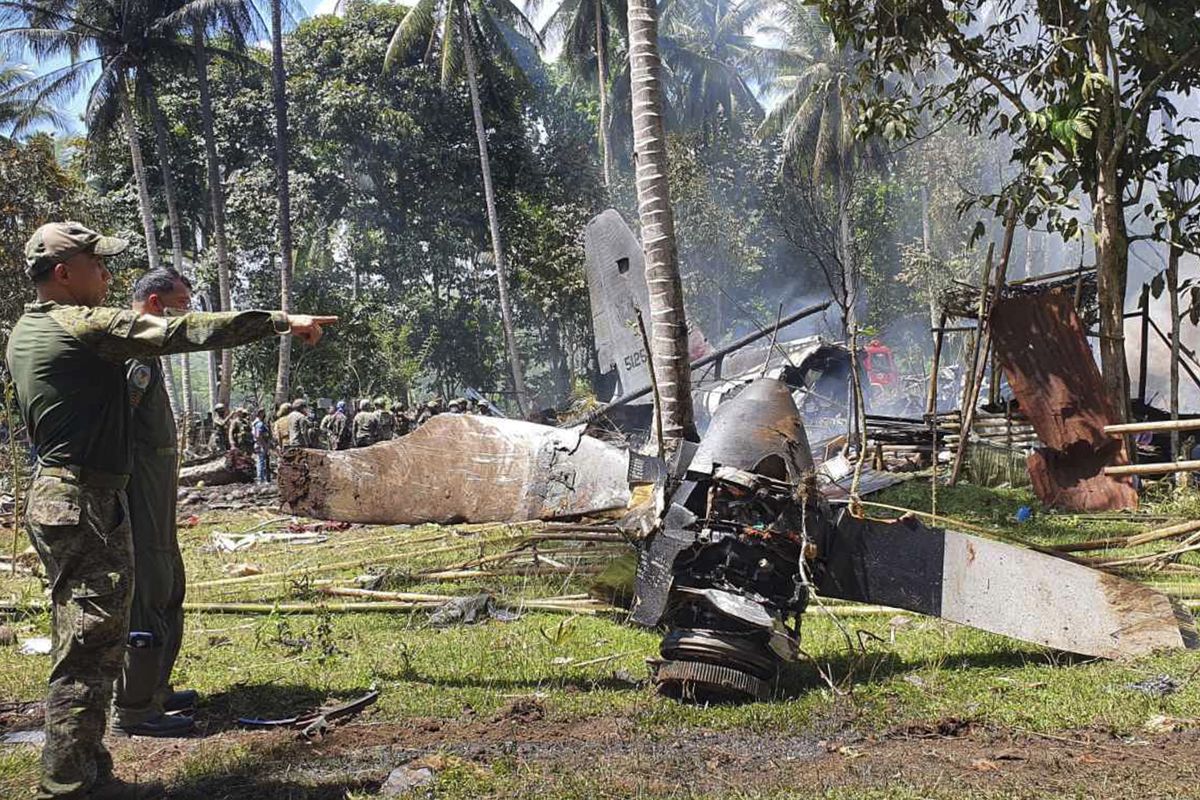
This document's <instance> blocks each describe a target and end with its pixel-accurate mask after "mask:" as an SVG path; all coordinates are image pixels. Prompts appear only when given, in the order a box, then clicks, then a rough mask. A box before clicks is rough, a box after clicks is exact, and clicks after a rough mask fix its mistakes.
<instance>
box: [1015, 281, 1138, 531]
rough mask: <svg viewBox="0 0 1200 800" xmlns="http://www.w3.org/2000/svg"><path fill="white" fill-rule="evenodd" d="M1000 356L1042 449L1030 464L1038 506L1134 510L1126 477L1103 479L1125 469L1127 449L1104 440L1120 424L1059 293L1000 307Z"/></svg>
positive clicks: (1068, 303)
mask: <svg viewBox="0 0 1200 800" xmlns="http://www.w3.org/2000/svg"><path fill="white" fill-rule="evenodd" d="M992 326H993V336H994V342H995V348H996V355H997V357H998V359H999V362H1000V364H1001V365H1002V366H1003V368H1004V374H1005V377H1007V378H1008V383H1009V386H1011V387H1012V390H1013V395H1014V396H1015V397H1016V399H1017V401H1018V402H1019V403H1020V405H1021V410H1022V412H1023V413H1024V414H1025V416H1026V417H1027V418H1028V419H1029V421H1030V423H1031V424H1032V425H1033V428H1034V430H1035V431H1036V432H1037V435H1038V438H1039V439H1040V440H1041V441H1042V442H1043V443H1044V444H1045V448H1040V449H1038V450H1037V451H1035V452H1034V453H1032V454H1031V455H1030V456H1029V458H1028V461H1027V463H1028V467H1029V477H1030V480H1031V481H1032V483H1033V490H1034V492H1035V493H1036V494H1037V496H1038V499H1039V500H1041V501H1042V502H1043V503H1044V504H1045V505H1047V506H1050V507H1054V508H1061V509H1063V510H1066V511H1084V512H1088V511H1115V510H1118V509H1127V508H1136V507H1137V491H1136V490H1135V489H1134V488H1133V482H1132V481H1131V480H1130V479H1129V478H1120V477H1113V476H1108V475H1105V474H1104V468H1105V467H1108V466H1117V465H1120V464H1128V463H1129V458H1128V455H1127V454H1126V451H1125V442H1124V440H1123V439H1121V438H1118V437H1111V436H1108V435H1106V434H1105V433H1104V426H1105V425H1109V424H1111V423H1112V422H1114V421H1115V420H1116V419H1117V415H1116V413H1115V410H1114V408H1113V406H1112V399H1111V398H1109V397H1108V395H1107V393H1106V392H1105V389H1104V383H1103V381H1102V380H1101V377H1100V370H1099V369H1097V367H1096V362H1095V360H1094V359H1093V357H1092V352H1091V349H1090V348H1089V347H1088V345H1087V339H1086V338H1085V336H1084V328H1083V324H1082V323H1081V322H1080V320H1079V316H1078V315H1077V314H1076V313H1075V306H1074V302H1073V301H1072V299H1071V298H1070V297H1068V296H1067V295H1065V294H1062V293H1060V292H1049V293H1046V294H1041V295H1036V296H1030V297H1010V298H1005V299H1002V300H1000V301H998V302H997V303H996V304H995V307H994V309H993V312H992Z"/></svg>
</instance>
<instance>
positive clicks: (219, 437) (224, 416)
mask: <svg viewBox="0 0 1200 800" xmlns="http://www.w3.org/2000/svg"><path fill="white" fill-rule="evenodd" d="M230 417H231V415H230V413H229V411H228V409H226V408H225V404H224V403H217V404H216V405H215V406H213V410H212V421H213V427H212V434H211V435H210V436H209V437H208V449H209V450H212V451H213V452H214V453H224V452H225V451H226V450H228V449H229V421H230Z"/></svg>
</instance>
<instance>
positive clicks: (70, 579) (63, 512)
mask: <svg viewBox="0 0 1200 800" xmlns="http://www.w3.org/2000/svg"><path fill="white" fill-rule="evenodd" d="M25 519H26V524H27V526H28V530H29V538H30V540H31V541H32V543H33V546H34V548H35V549H36V550H37V552H38V555H39V556H40V557H41V559H42V564H43V565H45V568H46V576H47V578H48V579H49V581H50V600H51V626H52V631H51V638H52V641H53V651H52V652H53V665H52V667H51V670H50V687H49V691H48V692H47V696H46V743H45V745H44V746H43V748H42V775H41V782H40V786H39V791H38V797H39V798H74V797H86V796H87V793H88V791H89V790H90V789H91V788H92V787H93V786H95V785H96V784H98V783H103V782H105V781H106V780H108V779H109V778H110V777H111V775H112V758H111V757H110V756H109V754H108V751H107V750H106V749H105V747H104V744H103V738H104V732H105V729H106V717H107V714H108V707H109V703H110V701H111V697H112V687H113V680H114V679H115V678H116V677H117V675H118V674H119V673H120V670H121V660H122V656H123V651H124V645H125V638H126V635H127V631H128V628H129V603H130V599H131V597H132V594H133V538H132V532H131V529H130V525H129V510H128V504H127V502H126V498H125V491H124V490H123V489H116V488H98V487H95V486H84V485H79V484H78V483H76V482H75V481H73V480H72V479H70V478H62V477H50V476H46V475H40V474H39V475H36V476H35V478H34V480H33V483H32V485H31V486H30V490H29V496H28V498H27V501H26V507H25Z"/></svg>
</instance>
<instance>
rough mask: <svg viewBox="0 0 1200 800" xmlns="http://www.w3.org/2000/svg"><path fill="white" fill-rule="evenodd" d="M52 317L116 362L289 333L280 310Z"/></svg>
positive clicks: (93, 312) (87, 312) (75, 311)
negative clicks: (159, 315) (156, 315)
mask: <svg viewBox="0 0 1200 800" xmlns="http://www.w3.org/2000/svg"><path fill="white" fill-rule="evenodd" d="M50 316H51V317H52V318H53V319H54V320H55V322H57V323H58V324H59V325H61V326H62V327H63V329H64V330H66V331H67V332H68V333H70V334H71V335H72V336H74V337H75V338H76V339H78V340H79V341H80V342H82V343H83V344H84V345H85V346H86V347H89V348H91V349H92V350H94V351H95V352H96V353H97V354H98V355H99V356H100V357H101V358H104V359H107V360H109V361H118V362H124V361H127V360H129V359H131V358H151V357H154V356H161V355H169V354H171V353H191V352H196V351H199V350H221V349H223V348H226V347H234V346H236V345H239V344H246V343H248V342H254V341H258V340H259V339H265V338H267V337H268V336H274V335H277V334H283V333H287V332H288V331H289V330H290V326H289V324H288V321H287V315H286V314H284V313H283V312H282V311H218V312H202V311H193V312H190V313H187V314H180V315H178V316H170V317H155V316H151V315H149V314H136V313H134V312H132V311H125V310H122V309H117V308H85V307H82V306H60V307H58V308H56V309H54V310H52V311H51V312H50Z"/></svg>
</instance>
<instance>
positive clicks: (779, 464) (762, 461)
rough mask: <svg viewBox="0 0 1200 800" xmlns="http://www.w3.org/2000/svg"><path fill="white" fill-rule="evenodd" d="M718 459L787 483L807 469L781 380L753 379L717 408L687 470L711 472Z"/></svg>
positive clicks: (803, 440)
mask: <svg viewBox="0 0 1200 800" xmlns="http://www.w3.org/2000/svg"><path fill="white" fill-rule="evenodd" d="M718 465H719V466H725V467H733V468H734V469H739V470H744V471H746V472H752V473H755V474H758V475H761V476H764V477H768V478H774V479H775V480H779V481H789V482H792V483H795V482H797V481H799V480H800V477H801V476H802V475H804V474H805V473H807V472H811V471H812V469H813V459H812V452H811V451H810V450H809V447H808V437H807V435H805V432H804V423H803V422H801V421H800V413H799V411H797V409H796V403H795V401H794V400H793V399H792V393H791V390H790V389H789V388H788V386H787V384H786V383H784V382H783V381H777V380H765V379H764V380H757V381H755V382H754V383H752V384H750V385H749V386H747V387H746V388H745V390H743V391H742V392H741V393H740V394H739V395H738V396H737V397H736V398H734V399H733V400H731V401H729V402H728V403H724V404H722V405H721V406H720V407H718V408H717V410H716V413H714V414H713V418H712V422H711V423H710V424H709V426H708V431H707V432H706V433H705V436H704V441H702V442H701V443H700V447H699V449H698V450H697V451H696V455H695V457H694V458H693V459H692V464H691V470H692V471H693V472H698V473H711V472H712V470H713V468H714V467H715V466H718Z"/></svg>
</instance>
